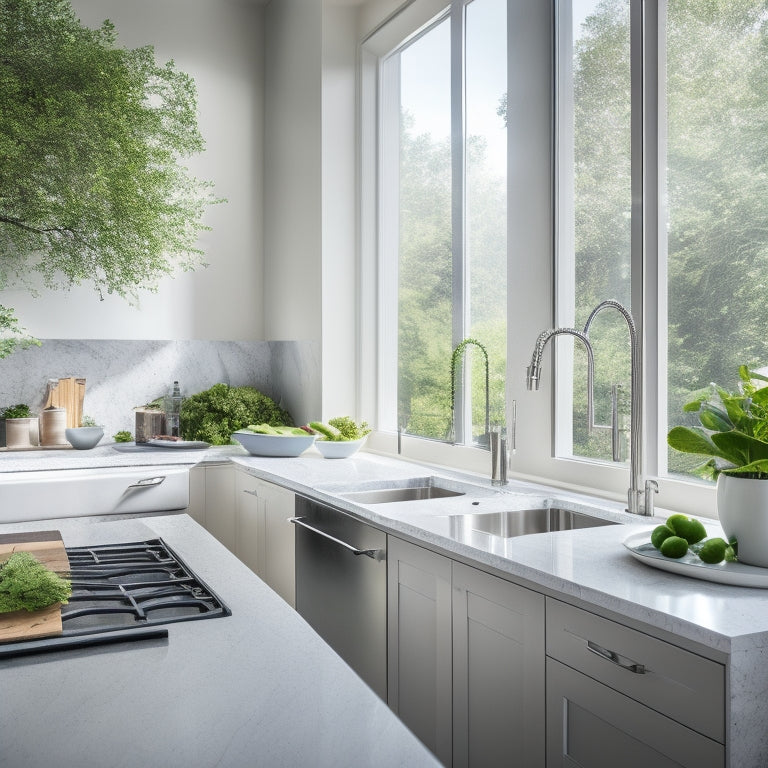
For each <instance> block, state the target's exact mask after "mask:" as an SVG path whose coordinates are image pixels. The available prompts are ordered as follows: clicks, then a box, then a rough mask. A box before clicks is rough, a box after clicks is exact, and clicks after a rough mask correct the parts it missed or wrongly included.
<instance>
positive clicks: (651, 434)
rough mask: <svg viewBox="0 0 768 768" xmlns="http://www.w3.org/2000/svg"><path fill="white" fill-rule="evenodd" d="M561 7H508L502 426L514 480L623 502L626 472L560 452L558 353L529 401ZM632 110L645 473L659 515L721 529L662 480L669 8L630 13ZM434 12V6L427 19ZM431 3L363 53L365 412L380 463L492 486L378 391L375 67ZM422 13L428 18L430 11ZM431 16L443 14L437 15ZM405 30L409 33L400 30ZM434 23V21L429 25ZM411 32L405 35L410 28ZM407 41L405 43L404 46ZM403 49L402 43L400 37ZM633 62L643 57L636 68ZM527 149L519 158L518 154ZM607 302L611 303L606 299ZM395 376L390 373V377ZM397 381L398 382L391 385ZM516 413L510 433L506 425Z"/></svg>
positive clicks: (542, 300)
mask: <svg viewBox="0 0 768 768" xmlns="http://www.w3.org/2000/svg"><path fill="white" fill-rule="evenodd" d="M558 2H559V0H551V2H548V3H547V2H542V3H539V2H536V3H531V2H530V0H508V2H507V25H508V34H507V39H508V62H507V67H508V84H509V91H508V94H509V95H508V101H509V115H510V118H509V122H508V127H507V141H508V159H507V163H508V169H507V170H508V173H507V178H508V198H507V200H508V202H507V204H508V211H509V215H508V272H507V274H508V289H507V312H508V323H507V328H508V341H507V361H508V362H507V383H506V390H507V423H508V425H509V429H510V432H511V431H514V433H515V442H516V448H517V451H516V453H514V455H512V456H511V459H510V477H512V478H515V479H520V480H530V481H535V482H539V483H544V484H546V485H547V486H550V487H552V486H553V487H556V488H562V489H566V490H573V491H579V492H585V493H588V494H590V495H594V496H599V497H602V498H608V499H614V500H616V501H619V502H621V503H624V502H625V501H626V491H627V488H628V485H629V469H628V466H627V465H625V464H623V463H622V464H618V465H612V464H611V463H603V462H594V461H592V460H580V459H574V458H559V457H558V456H557V453H556V451H555V422H556V420H555V395H554V386H553V384H554V378H555V376H556V375H561V373H562V372H564V371H560V370H559V366H557V367H556V366H555V365H554V364H553V354H552V350H547V352H546V353H545V356H544V361H543V379H542V387H541V391H540V392H528V391H526V387H525V366H526V365H527V362H528V360H529V359H530V356H531V352H532V350H533V345H534V341H535V339H536V337H537V336H538V334H539V333H540V332H541V331H542V330H544V329H546V328H551V327H554V325H555V317H556V306H557V292H558V290H559V288H558V287H557V281H556V279H555V276H556V272H555V269H556V268H555V264H556V259H555V255H556V248H555V232H556V211H557V209H556V206H555V200H556V196H557V194H558V190H557V184H558V183H559V180H558V178H557V174H556V172H555V171H556V166H555V158H556V156H557V151H558V150H557V141H558V137H557V134H556V131H555V125H556V122H555V69H554V62H555V53H556V39H555V32H556V29H557V27H556V17H555V14H556V6H557V4H558ZM631 2H632V6H631V14H632V21H633V24H632V40H631V46H632V73H631V76H632V79H633V94H634V95H633V102H635V101H636V102H637V104H639V105H640V106H641V109H640V110H639V113H638V110H637V107H636V106H635V104H634V103H633V112H634V114H635V116H637V114H639V115H640V119H633V131H632V146H633V158H634V160H633V187H632V188H633V216H632V221H633V226H632V241H633V254H632V261H631V264H632V267H631V268H632V277H633V280H632V314H633V317H634V319H635V322H636V324H637V326H638V330H639V332H640V333H641V338H642V341H643V344H642V348H643V361H642V381H643V402H644V422H645V423H644V434H645V436H646V439H645V441H644V444H645V456H644V462H643V466H644V470H645V473H644V474H645V476H646V477H656V478H658V481H659V486H660V495H659V497H658V499H657V505H659V506H660V507H666V508H670V509H677V510H680V511H684V512H687V513H689V514H697V515H704V516H708V517H715V516H716V513H715V490H714V488H713V487H712V486H711V485H710V484H707V483H704V482H702V481H698V480H696V479H693V478H691V479H687V478H680V477H670V476H665V475H664V474H663V473H664V470H665V469H666V467H665V466H664V465H665V463H666V451H665V450H663V445H664V444H665V437H666V414H665V407H660V404H664V403H665V402H666V400H665V395H666V392H665V390H666V378H665V366H666V355H665V349H666V347H665V344H666V332H665V327H664V323H660V322H659V317H663V316H664V315H663V314H660V313H663V312H665V310H666V287H665V278H666V263H665V257H666V251H665V245H666V244H665V241H664V232H663V231H661V228H660V222H663V221H664V220H665V218H664V210H663V208H662V207H661V206H662V205H663V203H664V195H663V191H661V189H660V186H659V185H660V183H662V182H663V173H662V172H663V167H662V165H663V157H664V155H663V151H664V149H665V137H664V126H663V125H661V124H660V121H659V110H658V105H659V103H660V102H659V97H660V96H663V93H661V92H660V89H661V88H663V79H660V78H659V74H660V73H661V74H663V67H664V61H663V58H661V59H660V58H659V54H660V52H661V54H662V55H663V50H662V49H661V47H660V46H659V41H658V37H657V34H656V31H655V30H661V31H662V32H663V26H662V25H663V22H664V15H665V8H666V0H659V1H658V2H648V1H646V2H643V0H631ZM430 3H431V5H430ZM439 5H441V3H439V2H436V0H415V1H414V2H411V3H408V4H407V6H405V9H404V10H403V11H401V12H399V13H396V14H395V15H394V16H392V17H390V18H389V19H388V20H386V21H385V22H383V23H382V24H381V25H380V26H379V27H377V29H376V30H374V31H373V33H372V34H371V35H369V36H367V37H366V38H365V40H364V41H363V43H362V45H361V48H360V64H361V66H360V79H359V87H360V92H359V96H360V105H361V111H360V125H359V128H360V132H359V135H360V145H359V148H358V149H359V160H360V168H361V183H360V186H361V197H360V200H361V209H360V225H361V226H360V252H361V258H362V260H361V266H362V271H361V299H362V300H361V304H360V305H361V331H362V333H361V338H362V344H361V375H360V379H359V390H358V391H359V396H360V403H361V406H362V410H363V411H365V412H369V413H376V414H377V424H378V429H377V431H376V432H375V433H374V434H373V435H372V436H371V438H370V439H369V446H370V448H371V449H372V450H374V451H381V452H383V453H391V454H395V453H397V454H399V455H401V456H402V457H404V458H410V459H413V460H416V461H421V462H424V463H428V464H439V465H446V466H451V467H455V468H457V469H462V470H468V471H472V472H478V473H481V474H483V475H486V476H487V475H488V473H489V463H490V462H489V459H488V454H487V451H484V450H479V449H476V448H471V447H468V446H460V445H455V446H451V445H448V444H443V443H439V442H436V441H430V440H426V439H420V438H416V437H413V436H406V435H402V436H401V435H398V425H397V424H396V423H395V421H396V418H393V416H392V413H391V412H390V413H386V412H385V408H384V404H385V402H386V398H385V396H384V394H383V393H384V392H385V391H390V392H391V391H392V388H391V384H392V381H393V380H394V382H395V383H396V380H397V371H396V366H394V368H395V370H386V368H387V366H385V365H383V364H382V357H381V355H380V352H381V349H382V344H384V345H385V344H386V338H384V340H382V326H383V325H385V324H386V322H387V321H388V320H390V319H391V318H388V317H387V316H386V314H384V312H383V305H384V296H383V295H382V289H383V287H384V286H382V279H381V275H380V273H379V261H378V259H379V253H380V246H381V243H380V240H379V238H380V234H379V232H378V223H379V220H378V204H379V202H380V196H381V188H380V183H379V182H380V180H379V172H380V170H381V157H380V155H379V154H378V150H377V142H378V139H379V137H380V131H381V126H380V124H379V122H378V120H379V117H378V110H377V99H378V95H379V93H378V89H379V83H378V63H379V57H380V56H381V55H383V54H384V53H386V52H387V51H388V50H391V47H390V48H387V45H386V43H384V44H383V43H382V41H384V40H385V39H386V35H387V34H389V35H390V38H389V39H390V41H391V39H392V35H391V33H392V31H393V29H394V27H395V26H396V25H398V24H399V28H398V32H397V34H403V30H404V29H408V28H410V30H411V31H412V32H413V31H415V30H417V29H418V28H419V26H420V25H423V24H424V23H426V21H428V20H429V18H432V16H434V15H436V12H435V10H436V7H437V6H439ZM427 7H429V8H430V10H426V11H425V8H427ZM438 12H439V11H438ZM406 14H407V15H408V22H407V23H404V21H405V20H404V16H405V15H406ZM430 14H431V15H430ZM409 25H410V27H409ZM405 34H407V32H406V33H405ZM400 39H404V35H403V37H401V38H400ZM638 52H642V55H639V53H638ZM518 146H525V147H526V152H524V153H520V152H515V149H516V147H518ZM606 298H610V297H606ZM389 367H390V368H392V367H393V366H389ZM393 376H394V379H393V378H392V377H393ZM515 411H516V413H517V419H516V422H515V423H513V421H512V418H511V417H512V414H513V413H514V412H515Z"/></svg>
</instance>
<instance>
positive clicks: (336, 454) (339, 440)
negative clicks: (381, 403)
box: [309, 416, 371, 459]
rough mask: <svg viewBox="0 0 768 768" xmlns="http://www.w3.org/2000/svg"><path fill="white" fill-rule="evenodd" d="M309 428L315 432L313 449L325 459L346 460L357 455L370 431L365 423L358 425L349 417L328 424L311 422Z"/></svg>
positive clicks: (333, 420) (338, 418) (330, 421)
mask: <svg viewBox="0 0 768 768" xmlns="http://www.w3.org/2000/svg"><path fill="white" fill-rule="evenodd" d="M309 427H310V429H312V430H314V431H315V432H317V435H318V438H317V441H316V442H315V448H317V450H318V451H320V453H322V454H323V456H324V457H325V458H326V459H346V458H348V457H349V456H352V455H353V454H355V453H357V452H358V451H359V450H360V448H362V447H363V444H364V443H365V441H366V439H367V436H368V433H369V432H370V431H371V430H370V428H369V427H368V424H366V422H364V421H363V422H361V423H360V424H358V423H356V422H355V421H354V420H353V419H351V418H349V416H337V417H336V418H335V419H329V420H328V422H322V421H311V422H310V423H309Z"/></svg>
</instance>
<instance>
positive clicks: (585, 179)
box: [556, 0, 768, 475]
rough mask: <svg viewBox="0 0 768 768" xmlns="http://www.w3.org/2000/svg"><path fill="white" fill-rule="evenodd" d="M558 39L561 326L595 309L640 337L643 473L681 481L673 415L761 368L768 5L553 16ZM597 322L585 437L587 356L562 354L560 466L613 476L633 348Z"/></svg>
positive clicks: (733, 0)
mask: <svg viewBox="0 0 768 768" xmlns="http://www.w3.org/2000/svg"><path fill="white" fill-rule="evenodd" d="M643 9H644V10H645V12H646V13H649V12H650V15H648V16H647V17H646V18H645V19H644V18H643V15H642V13H643ZM557 35H558V45H557V54H558V77H557V102H556V104H557V127H558V128H557V168H558V173H557V179H558V195H557V222H558V237H557V265H558V307H557V318H558V323H559V324H563V325H573V326H575V327H577V328H582V327H583V325H584V323H585V321H586V318H587V316H588V314H589V312H590V311H591V309H592V308H593V307H594V306H595V305H596V304H597V303H599V302H600V301H602V300H604V299H617V300H619V301H621V302H622V303H624V304H625V305H626V306H627V307H630V306H631V308H632V312H633V315H634V316H635V319H636V321H637V322H638V324H640V323H642V322H643V321H644V323H645V326H646V327H645V334H644V339H645V361H646V368H647V370H646V380H645V390H646V406H647V407H646V419H645V430H646V438H647V440H646V443H647V445H648V446H649V450H648V456H649V463H648V471H649V472H650V473H652V474H660V475H665V474H671V475H674V474H677V475H680V474H686V473H689V472H691V470H692V468H693V466H694V465H695V464H696V463H697V462H696V460H695V458H694V459H693V460H690V459H688V458H686V457H685V456H681V455H679V454H677V453H675V452H669V451H668V450H667V448H666V443H665V437H666V432H667V431H668V429H669V428H670V427H671V426H673V425H675V424H679V423H684V422H685V415H684V413H683V411H682V406H683V404H684V403H686V402H688V401H689V400H690V399H692V396H693V394H694V393H695V392H696V391H697V390H699V389H702V388H705V387H707V386H708V385H709V383H710V382H717V383H718V384H720V385H722V386H725V387H727V388H734V387H735V386H736V384H737V382H738V367H739V365H740V364H747V365H750V366H752V367H760V366H764V365H766V363H768V334H766V332H765V329H766V328H767V327H768V302H767V301H766V296H768V227H766V226H765V222H766V221H768V215H767V214H768V194H767V193H768V88H766V82H768V3H767V2H765V0H723V2H716V3H713V2H706V1H704V0H668V2H665V1H664V0H659V2H658V3H643V4H641V3H640V2H639V1H637V0H631V1H630V0H559V1H558V3H557ZM633 204H634V206H633ZM643 297H644V299H643ZM604 314H605V317H604V322H603V316H602V315H601V316H600V324H599V325H598V322H597V321H596V323H595V327H594V329H593V330H592V331H590V338H591V339H592V341H593V346H594V350H595V369H596V372H595V387H594V391H595V422H597V424H598V427H597V428H595V429H592V430H590V429H588V425H587V423H586V373H585V366H586V363H585V359H584V356H583V354H582V353H581V350H580V349H579V348H578V347H577V348H575V349H572V345H564V347H565V348H564V349H561V350H560V352H559V357H558V374H559V382H558V385H559V386H558V401H557V405H558V410H557V413H558V418H557V433H558V439H557V450H558V455H560V456H570V457H579V458H587V459H600V460H605V461H611V459H612V458H613V455H612V446H611V438H610V430H608V429H601V428H600V425H608V424H610V423H611V418H612V416H611V392H612V389H613V387H614V385H618V389H617V390H614V391H617V393H618V394H617V395H614V397H617V398H618V420H619V424H620V427H621V435H622V436H623V439H622V440H621V442H622V443H623V444H624V445H622V446H620V448H622V449H623V450H622V452H621V454H620V456H618V457H617V458H618V459H619V460H626V458H627V457H626V431H627V429H628V427H629V421H628V418H627V416H628V414H627V403H628V393H629V346H628V335H627V329H626V325H625V324H624V323H623V321H621V318H620V317H619V316H618V315H617V314H613V315H612V316H611V317H609V316H608V315H609V314H610V313H604Z"/></svg>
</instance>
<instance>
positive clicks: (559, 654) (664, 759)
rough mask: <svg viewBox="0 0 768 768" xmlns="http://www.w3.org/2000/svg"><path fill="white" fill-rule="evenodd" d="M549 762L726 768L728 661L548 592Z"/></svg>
mask: <svg viewBox="0 0 768 768" xmlns="http://www.w3.org/2000/svg"><path fill="white" fill-rule="evenodd" d="M546 665H547V670H546V671H547V766H548V768H555V766H557V767H558V768H559V767H560V766H563V767H565V766H568V767H569V768H570V767H575V766H579V767H580V768H615V767H616V766H617V765H621V766H622V768H649V766H653V767H654V768H672V767H673V766H676V767H678V768H679V767H680V766H682V767H683V768H685V767H687V766H690V767H691V768H693V767H694V766H695V767H696V768H723V766H724V764H725V747H724V745H723V743H722V741H723V739H724V694H725V690H724V685H725V682H724V681H725V675H724V667H723V666H722V665H721V664H718V663H717V662H714V661H712V660H710V659H705V658H703V657H701V656H699V655H697V654H695V653H691V652H689V651H686V650H684V649H682V648H678V647H677V646H674V645H671V644H670V643H666V642H664V641H663V640H659V639H658V638H655V637H652V636H650V635H646V634H645V633H643V632H638V631H637V630H634V629H630V628H629V627H625V626H623V625H621V624H618V623H616V622H613V621H610V620H608V619H605V618H603V617H600V616H595V615H594V614H592V613H589V612H587V611H583V610H581V609H579V608H575V607H574V606H571V605H568V604H566V603H562V602H560V601H558V600H554V599H552V598H547V662H546Z"/></svg>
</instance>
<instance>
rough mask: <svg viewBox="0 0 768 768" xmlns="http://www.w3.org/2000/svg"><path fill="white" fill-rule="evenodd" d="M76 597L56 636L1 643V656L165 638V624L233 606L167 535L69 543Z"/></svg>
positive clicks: (224, 613)
mask: <svg viewBox="0 0 768 768" xmlns="http://www.w3.org/2000/svg"><path fill="white" fill-rule="evenodd" d="M66 550H67V556H68V558H69V564H70V580H71V582H72V597H70V599H69V603H67V604H66V605H63V606H62V608H61V619H62V626H63V631H62V633H61V634H59V635H55V636H53V637H45V638H40V639H36V640H26V641H20V642H11V643H2V644H0V658H7V657H9V656H21V655H27V654H31V653H40V652H44V651H55V650H65V649H68V648H79V647H83V646H88V645H102V644H105V643H115V642H125V641H128V640H140V639H151V638H161V637H167V636H168V630H167V629H163V628H162V626H163V625H165V624H170V623H173V622H178V621H191V620H193V619H212V618H219V617H222V616H229V615H231V611H230V610H229V608H227V606H226V605H225V604H224V603H223V602H222V600H220V599H219V598H218V597H217V596H216V594H215V593H214V592H213V590H211V589H210V588H209V587H208V586H207V585H206V584H205V583H204V582H203V581H202V580H201V579H200V578H199V577H198V576H196V575H195V574H194V573H193V572H192V570H191V569H190V568H189V567H188V566H187V565H186V564H185V563H184V561H183V560H182V559H181V558H180V557H179V556H178V555H177V554H176V553H175V552H174V551H173V550H172V549H171V548H170V547H169V546H168V545H167V544H166V543H165V542H164V541H163V540H162V539H159V538H158V539H151V540H149V541H140V542H130V543H122V544H105V545H99V546H94V547H67V548H66Z"/></svg>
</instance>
